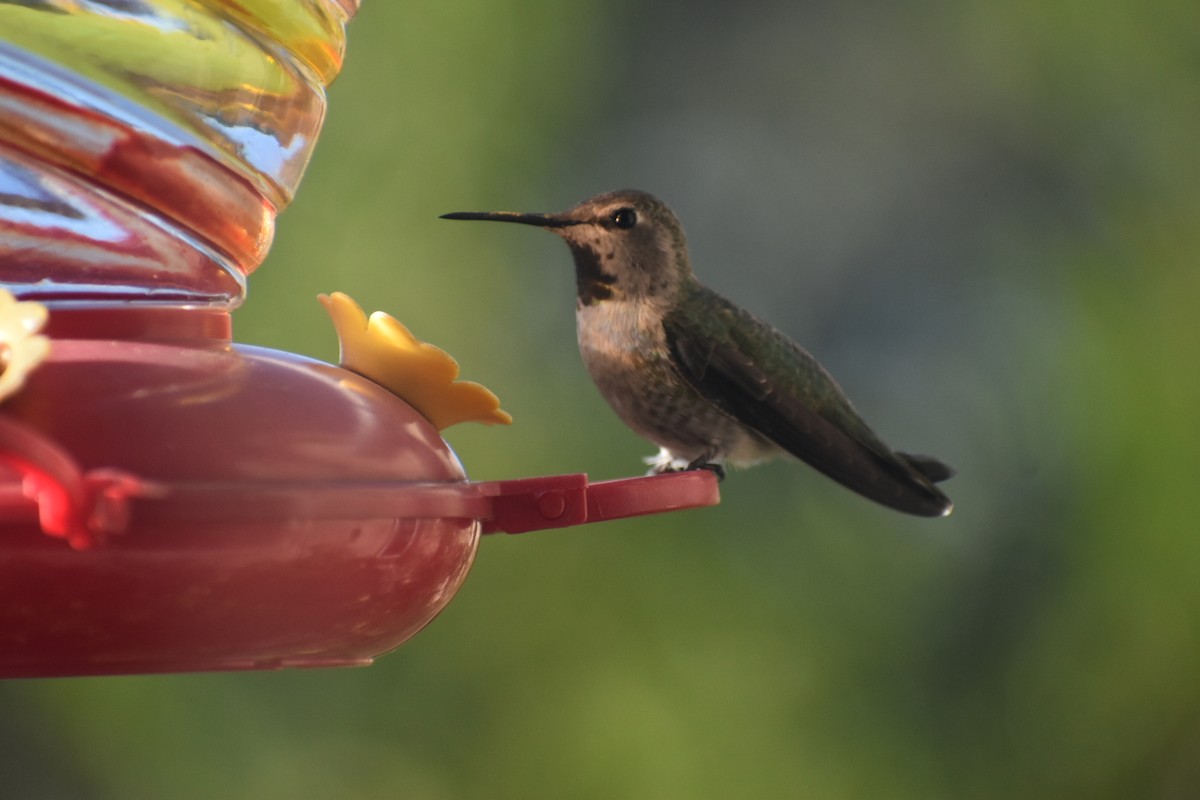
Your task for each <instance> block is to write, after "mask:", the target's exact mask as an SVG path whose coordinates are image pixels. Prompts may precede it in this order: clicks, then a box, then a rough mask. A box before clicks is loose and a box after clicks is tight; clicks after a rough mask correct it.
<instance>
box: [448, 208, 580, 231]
mask: <svg viewBox="0 0 1200 800" xmlns="http://www.w3.org/2000/svg"><path fill="white" fill-rule="evenodd" d="M440 218H441V219H490V220H493V221H495V222H519V223H521V224H522V225H536V226H538V227H539V228H568V227H570V226H572V225H578V224H579V220H576V219H565V218H563V217H556V216H551V215H549V214H519V213H517V212H516V211H455V212H453V213H451V214H442V216H441V217H440Z"/></svg>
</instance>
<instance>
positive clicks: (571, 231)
mask: <svg viewBox="0 0 1200 800" xmlns="http://www.w3.org/2000/svg"><path fill="white" fill-rule="evenodd" d="M443 218H444V219H488V220H495V221H498V222H519V223H522V224H525V225H536V226H538V227H540V228H545V229H546V230H548V231H551V232H553V233H557V234H558V235H559V236H561V237H562V238H563V239H565V240H566V242H567V245H568V246H569V247H570V248H571V254H572V255H573V256H574V257H575V282H576V286H577V289H578V298H579V303H580V304H582V305H592V304H593V303H599V302H605V301H609V300H635V301H636V300H643V301H650V302H656V303H662V304H664V305H665V304H669V303H670V302H671V300H672V299H673V298H674V296H675V293H676V292H677V291H678V289H679V287H680V285H681V284H682V283H683V282H684V281H685V280H687V278H688V277H690V276H691V274H692V268H691V265H690V263H689V261H688V254H687V240H686V239H685V237H684V235H683V225H682V223H680V221H679V218H678V217H676V216H675V213H674V212H673V211H671V209H670V208H668V207H667V205H666V203H664V202H662V201H661V200H659V199H658V198H657V197H655V196H654V195H652V194H649V193H648V192H641V191H638V190H636V189H621V190H618V191H615V192H605V193H604V194H598V195H596V196H595V197H589V198H588V199H587V200H584V201H583V202H582V203H579V204H578V205H576V206H574V207H572V208H570V209H568V210H566V211H563V212H560V213H558V214H519V213H514V212H511V211H491V212H473V211H464V212H458V213H454V214H445V215H443Z"/></svg>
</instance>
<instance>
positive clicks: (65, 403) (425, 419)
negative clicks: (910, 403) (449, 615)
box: [0, 0, 718, 677]
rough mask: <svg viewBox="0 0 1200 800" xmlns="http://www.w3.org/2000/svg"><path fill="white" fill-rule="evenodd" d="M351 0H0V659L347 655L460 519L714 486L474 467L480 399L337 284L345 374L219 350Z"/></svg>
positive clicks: (566, 517)
mask: <svg viewBox="0 0 1200 800" xmlns="http://www.w3.org/2000/svg"><path fill="white" fill-rule="evenodd" d="M357 5H358V4H357V2H356V0H321V1H320V2H313V1H312V0H310V1H309V2H296V3H284V4H280V3H276V2H269V3H268V2H246V0H242V2H239V3H236V4H235V3H229V4H221V3H210V4H206V5H205V6H204V7H203V9H200V8H199V7H196V8H193V7H190V6H189V7H188V8H187V9H186V14H187V18H186V19H183V18H180V17H176V16H173V15H178V14H183V13H184V12H183V11H181V10H180V7H179V6H178V4H174V3H165V2H163V3H156V2H146V3H141V4H138V7H137V8H132V7H123V8H122V10H121V11H120V12H119V13H118V12H116V11H112V10H110V9H107V7H101V6H98V5H79V6H77V7H73V8H72V9H71V10H70V11H69V13H65V14H60V13H57V12H55V13H51V12H50V11H49V10H48V9H41V8H40V7H30V6H11V5H0V113H2V114H3V119H4V123H3V124H0V281H2V282H3V287H4V289H5V291H3V292H0V367H2V369H3V371H2V372H0V677H35V676H66V675H92V674H110V673H143V672H168V671H183V670H187V671H191V670H217V669H275V668H281V667H317V666H342V665H357V664H366V663H370V661H371V660H372V659H373V658H375V657H376V656H378V655H379V654H381V653H384V652H387V651H388V650H391V649H393V648H395V647H396V646H398V645H399V644H401V643H402V642H404V641H405V640H406V639H408V638H409V637H410V636H412V635H413V634H414V633H416V632H417V631H418V630H420V629H421V628H422V627H423V626H424V625H426V624H427V623H428V622H429V621H430V620H431V619H433V617H434V616H435V615H436V614H437V613H438V612H439V611H440V610H441V609H442V608H444V607H445V605H446V604H447V603H448V602H449V601H450V600H451V598H452V597H453V596H454V594H455V592H456V591H457V590H458V588H459V587H460V586H461V584H462V582H463V580H464V579H465V578H466V575H467V573H468V571H469V569H470V566H471V564H472V561H473V559H474V558H475V555H476V552H477V549H478V547H479V541H480V537H481V535H483V534H487V533H493V532H508V533H520V532H525V531H533V530H540V529H547V528H563V527H569V526H574V525H579V524H582V523H589V522H596V521H601V520H607V519H615V518H620V517H629V516H635V515H641V514H649V513H655V512H661V511H669V510H676V509H682V508H692V507H697V506H704V505H711V504H713V503H716V502H717V501H718V495H717V489H716V480H715V478H714V477H713V476H712V475H711V474H710V473H708V472H706V471H700V472H693V473H679V474H674V475H661V476H654V477H646V478H631V479H625V480H617V481H609V482H600V483H591V482H589V480H588V478H587V476H586V475H583V474H568V475H558V476H550V477H536V478H524V479H515V480H501V481H488V482H472V481H470V480H469V479H468V477H467V474H466V471H465V470H464V469H463V466H462V465H461V464H460V463H459V461H458V459H457V457H456V456H455V454H454V452H453V451H452V450H451V449H450V447H449V446H448V445H447V443H446V442H445V441H444V440H443V438H442V437H441V434H440V428H441V427H444V426H445V425H447V424H451V423H452V422H456V421H459V420H462V419H471V418H479V419H483V420H484V421H503V417H504V414H503V412H501V411H499V408H498V404H497V403H496V401H495V398H494V396H492V395H491V394H490V393H489V392H487V391H486V390H484V389H482V387H478V386H476V385H473V384H468V383H465V382H461V381H457V380H456V377H457V366H456V365H455V364H454V362H453V360H451V359H449V357H448V356H446V355H445V354H444V353H442V352H441V351H439V350H437V349H436V348H432V346H430V345H425V344H423V343H421V342H418V341H416V340H415V339H413V338H412V337H411V336H409V335H408V334H407V331H405V330H404V329H403V326H400V325H399V323H397V322H396V321H395V320H391V318H389V317H386V316H384V315H375V316H372V317H371V318H370V319H369V320H368V319H367V317H366V316H365V315H363V314H362V312H361V311H360V310H359V309H358V306H357V305H356V304H354V303H353V301H350V300H349V298H346V297H345V296H343V295H336V294H335V295H332V296H331V297H329V298H326V299H325V302H326V305H327V308H328V310H329V312H330V314H331V315H332V316H333V318H334V320H335V323H336V325H337V328H338V332H339V335H340V337H341V341H342V348H343V350H342V359H341V361H342V363H341V365H337V366H335V365H332V364H327V363H323V362H320V361H316V360H313V359H310V358H306V357H303V356H299V355H295V354H291V353H287V352H281V351H278V350H270V349H266V348H260V347H252V346H247V345H242V344H237V343H234V342H233V341H232V327H231V317H230V314H231V312H232V311H233V309H234V308H236V306H237V305H238V304H239V303H240V301H241V300H242V298H243V295H244V291H245V285H246V279H247V277H248V276H249V275H250V273H251V272H252V271H253V270H254V269H255V268H256V267H257V266H258V264H259V263H261V261H262V259H263V257H264V256H265V254H266V250H267V247H268V245H269V242H270V239H271V235H272V231H273V225H274V216H275V213H276V211H277V210H278V209H281V208H283V207H285V206H286V205H287V203H288V202H289V201H290V200H291V197H292V194H293V192H294V191H295V188H296V185H297V184H298V182H299V179H300V176H301V175H302V173H303V171H304V167H305V165H306V164H307V161H308V157H309V154H310V152H311V149H312V146H313V144H314V143H315V140H316V136H317V133H318V132H319V127H320V122H321V119H322V118H323V113H324V85H325V84H327V83H328V82H329V81H330V80H332V78H333V77H334V76H335V75H336V74H337V71H338V69H339V68H340V64H341V54H342V48H343V43H344V39H343V25H344V23H345V22H346V21H347V20H348V19H349V18H350V17H351V16H353V14H354V12H355V11H356V10H357ZM15 17H20V19H16V18H15ZM281 53H284V54H287V55H288V56H289V58H279V55H280V54H281Z"/></svg>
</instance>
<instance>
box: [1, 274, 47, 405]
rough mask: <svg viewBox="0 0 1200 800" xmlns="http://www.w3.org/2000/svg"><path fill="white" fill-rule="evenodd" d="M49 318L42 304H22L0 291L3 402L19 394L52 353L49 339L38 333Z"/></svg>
mask: <svg viewBox="0 0 1200 800" xmlns="http://www.w3.org/2000/svg"><path fill="white" fill-rule="evenodd" d="M46 316H47V312H46V307H45V306H44V305H42V304H41V303H34V302H32V301H24V302H20V301H18V300H17V299H16V298H15V297H13V296H12V293H11V292H8V291H6V290H4V289H0V402H3V401H4V400H5V399H7V398H8V397H11V396H12V395H14V394H16V393H17V391H19V390H20V388H21V387H22V386H24V385H25V376H27V375H28V374H29V373H30V372H32V371H33V370H34V369H35V368H36V367H37V365H38V364H40V363H42V361H43V360H44V359H45V358H46V356H48V355H49V354H50V340H49V339H47V338H46V337H45V336H42V335H41V334H40V333H38V331H40V330H41V329H42V326H43V325H45V324H46Z"/></svg>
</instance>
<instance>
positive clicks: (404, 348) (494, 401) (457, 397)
mask: <svg viewBox="0 0 1200 800" xmlns="http://www.w3.org/2000/svg"><path fill="white" fill-rule="evenodd" d="M318 299H319V300H320V301H321V304H322V305H324V306H325V310H326V311H328V312H329V316H330V317H331V318H332V319H333V327H334V328H335V329H336V330H337V334H338V341H339V342H340V344H341V349H342V352H341V359H340V360H341V365H342V366H343V367H344V368H346V369H348V370H350V371H352V372H357V373H358V374H359V375H362V376H363V377H365V378H369V379H371V380H373V381H375V383H378V384H379V385H380V386H383V387H384V388H385V389H387V390H389V391H390V392H392V394H395V395H396V396H397V397H399V398H400V399H402V400H404V401H405V402H406V403H408V404H409V405H410V406H412V407H413V408H415V409H416V410H417V411H418V412H420V414H421V416H423V417H425V419H427V420H429V421H430V422H431V423H433V426H434V427H435V428H437V429H438V430H444V429H445V428H448V427H450V426H451V425H456V424H458V423H459V422H482V423H484V424H487V425H509V424H511V423H512V417H511V416H509V414H508V413H507V412H505V411H503V410H501V408H500V399H499V398H497V397H496V395H494V394H492V393H491V392H490V391H488V390H487V389H486V388H485V387H483V386H481V385H479V384H478V383H473V382H471V381H459V380H455V379H456V378H457V377H458V362H457V361H455V360H454V359H453V358H452V357H451V356H450V354H449V353H447V352H446V351H445V350H442V349H441V348H439V347H436V346H434V345H432V344H429V343H427V342H422V341H421V340H420V339H418V338H416V337H415V336H413V335H412V334H411V333H409V331H408V328H406V327H404V326H403V325H402V324H401V323H400V322H399V321H398V320H397V319H396V318H395V317H392V316H390V315H388V314H385V313H383V312H382V311H376V312H375V313H374V314H372V315H371V318H370V320H368V319H367V315H366V314H364V313H363V310H362V308H360V307H359V305H358V303H356V302H354V300H353V299H351V298H350V296H349V295H345V294H342V293H341V292H334V293H333V294H331V295H324V294H323V295H320V296H319V297H318Z"/></svg>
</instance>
